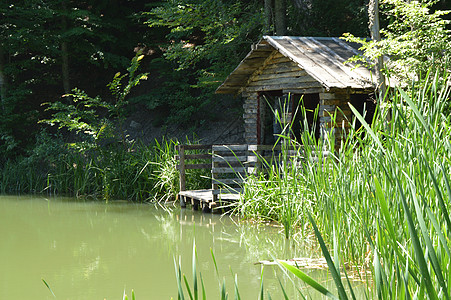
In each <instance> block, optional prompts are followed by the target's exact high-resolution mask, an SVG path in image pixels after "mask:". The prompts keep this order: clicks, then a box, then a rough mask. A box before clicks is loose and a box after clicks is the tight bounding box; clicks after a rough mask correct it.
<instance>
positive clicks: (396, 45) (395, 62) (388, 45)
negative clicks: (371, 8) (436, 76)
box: [344, 0, 451, 83]
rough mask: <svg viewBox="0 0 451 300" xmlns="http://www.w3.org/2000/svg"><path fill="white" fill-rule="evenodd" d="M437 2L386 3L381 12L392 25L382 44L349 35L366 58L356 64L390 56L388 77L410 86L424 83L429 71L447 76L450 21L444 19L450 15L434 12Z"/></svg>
mask: <svg viewBox="0 0 451 300" xmlns="http://www.w3.org/2000/svg"><path fill="white" fill-rule="evenodd" d="M434 3H435V1H426V0H424V1H403V0H383V1H381V10H382V13H383V14H385V15H386V16H387V18H388V22H389V24H388V25H387V27H386V28H384V29H381V36H382V40H381V41H366V40H362V39H359V38H356V37H355V36H353V35H352V34H345V35H344V36H345V39H346V40H348V41H353V42H358V43H361V44H362V50H363V51H364V57H363V58H362V57H357V58H355V60H361V61H363V62H367V60H368V59H369V61H370V62H375V61H376V60H377V58H378V57H381V56H383V55H387V56H389V57H390V59H391V61H390V62H389V63H387V65H386V66H385V72H386V73H387V75H388V76H392V75H394V76H395V77H397V78H398V79H400V80H401V81H405V82H407V83H409V82H410V81H411V80H412V79H414V78H416V79H420V80H423V79H424V78H426V76H427V74H428V71H431V70H432V73H435V72H439V73H440V74H444V73H445V72H446V70H447V69H448V66H449V61H450V52H449V49H450V47H451V38H450V32H449V30H448V29H447V25H448V24H449V20H445V19H443V17H444V16H446V15H447V14H448V13H449V11H441V10H436V11H434V12H431V6H432V5H433V4H434Z"/></svg>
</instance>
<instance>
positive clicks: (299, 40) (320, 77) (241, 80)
mask: <svg viewBox="0 0 451 300" xmlns="http://www.w3.org/2000/svg"><path fill="white" fill-rule="evenodd" d="M358 47H359V46H358V44H353V43H347V42H345V41H343V40H341V39H339V38H335V37H294V36H263V38H262V39H261V40H260V41H259V42H258V43H257V44H256V45H253V46H252V48H251V51H250V52H249V53H248V54H247V56H246V57H245V58H244V59H243V60H242V61H241V62H240V64H239V65H238V66H237V67H236V68H235V70H234V71H233V72H232V73H231V74H230V75H229V76H228V77H227V78H226V80H225V81H224V82H223V83H222V84H221V85H220V86H219V87H218V89H217V90H216V93H218V94H238V93H240V91H241V90H242V89H243V88H244V87H245V86H246V85H247V84H248V82H249V79H250V78H251V76H252V74H253V73H254V72H255V71H257V70H258V69H259V68H260V67H262V66H263V64H264V62H265V60H266V59H267V58H268V57H269V56H270V54H271V53H272V52H273V51H275V50H277V51H279V52H280V53H281V54H283V55H284V56H286V57H288V58H289V59H290V60H292V61H293V62H294V63H296V64H297V65H298V66H299V67H300V68H301V69H304V70H305V71H306V72H307V73H308V74H309V75H310V76H312V77H313V78H314V79H316V80H317V81H318V82H319V83H321V85H322V86H323V87H324V88H325V89H326V90H330V89H335V88H337V89H345V88H350V89H375V87H376V78H375V76H374V71H372V70H370V69H367V68H365V67H362V66H356V65H355V64H353V63H350V62H348V60H349V59H350V58H351V57H353V56H355V55H361V54H362V53H361V52H360V51H359V50H358Z"/></svg>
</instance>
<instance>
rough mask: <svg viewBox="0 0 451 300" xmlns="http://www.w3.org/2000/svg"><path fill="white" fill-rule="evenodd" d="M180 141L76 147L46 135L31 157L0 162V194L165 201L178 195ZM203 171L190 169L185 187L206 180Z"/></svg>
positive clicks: (194, 186) (37, 144) (195, 185)
mask: <svg viewBox="0 0 451 300" xmlns="http://www.w3.org/2000/svg"><path fill="white" fill-rule="evenodd" d="M177 144H178V141H173V140H162V141H156V140H155V141H154V142H153V143H151V144H150V145H144V144H142V143H140V142H136V143H133V144H130V145H128V146H127V147H123V146H122V145H104V146H99V147H96V148H92V149H89V150H86V151H78V150H76V149H73V148H70V147H68V146H67V144H65V143H64V142H63V140H62V139H60V138H58V137H56V138H55V137H54V136H51V135H49V134H45V133H43V134H42V135H41V137H40V139H38V141H37V143H36V146H35V148H34V149H33V151H32V152H31V153H30V154H29V155H28V156H27V157H21V158H18V159H17V160H15V161H8V162H6V163H5V164H4V165H3V166H0V192H2V193H45V194H52V195H54V194H59V195H70V196H75V197H84V198H93V199H103V200H105V201H108V200H110V199H123V200H132V201H154V200H155V201H167V200H170V199H174V198H175V195H176V194H177V193H178V173H177V168H176V160H175V155H176V150H175V145H177ZM196 171H197V170H196ZM201 175H206V174H200V172H199V171H197V172H191V173H190V172H188V173H187V187H188V188H191V187H192V188H197V187H199V186H201V185H202V183H203V184H205V179H202V178H201Z"/></svg>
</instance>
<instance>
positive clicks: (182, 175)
mask: <svg viewBox="0 0 451 300" xmlns="http://www.w3.org/2000/svg"><path fill="white" fill-rule="evenodd" d="M178 150H179V161H180V165H179V172H180V177H179V179H180V180H179V181H180V191H181V192H182V191H185V190H186V175H185V147H184V146H183V145H179V146H178ZM180 207H186V202H185V197H182V196H180Z"/></svg>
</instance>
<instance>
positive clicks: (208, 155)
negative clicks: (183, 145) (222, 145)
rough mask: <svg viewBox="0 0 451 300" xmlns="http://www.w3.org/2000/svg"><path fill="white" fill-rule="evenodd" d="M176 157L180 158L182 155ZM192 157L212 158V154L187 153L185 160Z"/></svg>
mask: <svg viewBox="0 0 451 300" xmlns="http://www.w3.org/2000/svg"><path fill="white" fill-rule="evenodd" d="M175 159H176V160H179V159H180V155H176V156H175ZM190 159H211V154H185V160H190Z"/></svg>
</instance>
